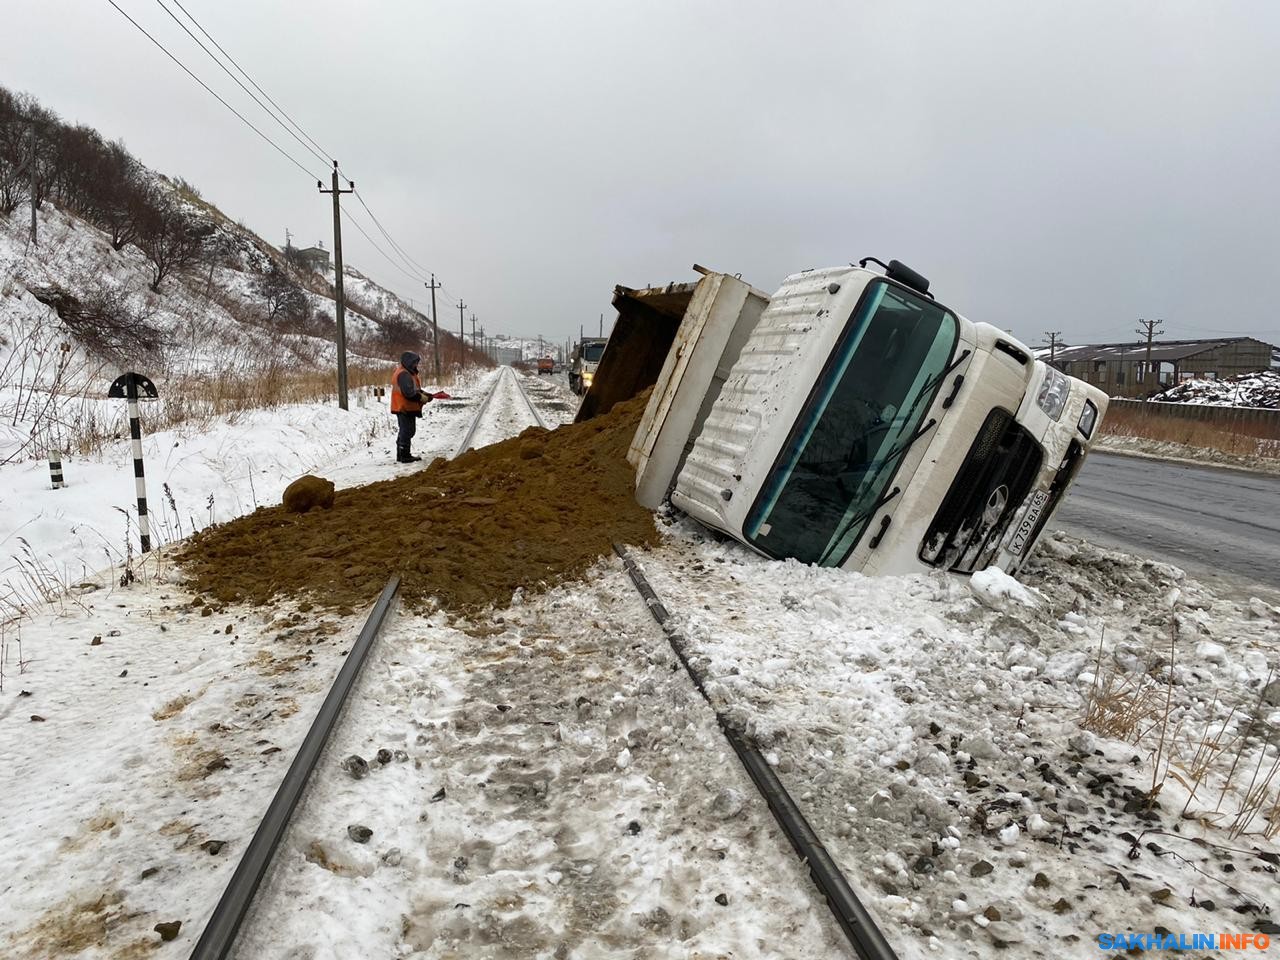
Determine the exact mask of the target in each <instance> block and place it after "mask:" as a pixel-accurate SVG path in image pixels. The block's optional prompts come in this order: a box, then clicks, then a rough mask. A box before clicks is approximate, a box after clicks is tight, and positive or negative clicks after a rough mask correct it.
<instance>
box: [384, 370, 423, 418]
mask: <svg viewBox="0 0 1280 960" xmlns="http://www.w3.org/2000/svg"><path fill="white" fill-rule="evenodd" d="M402 373H409V371H408V370H406V369H405V368H404V365H403V364H397V365H396V369H395V372H394V373H392V374H391V412H392V413H421V412H422V404H421V403H415V402H414V401H412V400H409V399H407V398H406V397H405V395H404V394H403V393H401V392H400V374H402ZM409 376H411V377H413V385H414V386H415V387H417V388H418V392H419V393H421V392H422V380H421V378H419V376H418V375H417V374H416V373H409Z"/></svg>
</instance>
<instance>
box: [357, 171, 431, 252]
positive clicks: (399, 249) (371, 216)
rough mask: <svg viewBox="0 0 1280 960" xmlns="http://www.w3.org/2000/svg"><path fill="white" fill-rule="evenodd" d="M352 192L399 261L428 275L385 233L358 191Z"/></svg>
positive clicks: (380, 222) (384, 229) (385, 229)
mask: <svg viewBox="0 0 1280 960" xmlns="http://www.w3.org/2000/svg"><path fill="white" fill-rule="evenodd" d="M352 191H353V192H354V193H355V196H356V199H357V200H358V201H360V206H362V207H364V212H365V213H367V214H369V219H371V220H372V221H373V222H374V224H375V225H376V226H377V228H378V230H379V231H380V232H381V233H382V235H383V236H384V237H386V238H387V242H388V243H389V244H391V247H392V249H394V250H395V251H396V252H397V253H399V254H400V257H401V259H403V260H404V261H405V263H406V264H407V265H409V266H411V267H416V268H417V269H418V270H420V271H422V273H423V274H428V273H430V272H431V270H430V269H429V268H427V267H424V266H423V265H422V264H420V263H419V262H418V261H417V260H415V259H413V257H411V256H409V254H408V253H407V252H405V250H404V248H403V247H401V246H400V244H398V243H396V240H395V237H393V236H391V234H390V233H388V232H387V228H386V227H384V226H383V225H382V221H381V220H379V219H378V217H377V215H376V214H374V212H373V211H372V210H370V209H369V205H368V204H367V203H365V201H364V197H363V196H362V195H361V193H360V191H359V190H356V189H355V188H354V187H353V188H352Z"/></svg>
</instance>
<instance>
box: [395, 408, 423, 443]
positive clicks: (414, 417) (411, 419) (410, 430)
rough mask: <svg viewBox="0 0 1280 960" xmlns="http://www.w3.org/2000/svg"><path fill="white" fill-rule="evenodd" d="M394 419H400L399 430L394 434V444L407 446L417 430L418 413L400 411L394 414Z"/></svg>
mask: <svg viewBox="0 0 1280 960" xmlns="http://www.w3.org/2000/svg"><path fill="white" fill-rule="evenodd" d="M396 419H397V420H399V421H400V432H399V433H398V434H396V446H398V447H407V446H409V441H411V440H412V439H413V435H414V434H415V433H417V432H418V414H416V413H403V412H401V413H397V414H396Z"/></svg>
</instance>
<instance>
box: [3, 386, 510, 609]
mask: <svg viewBox="0 0 1280 960" xmlns="http://www.w3.org/2000/svg"><path fill="white" fill-rule="evenodd" d="M478 376H479V379H475V378H473V379H470V380H464V381H462V382H461V383H459V384H457V385H451V386H450V387H448V390H449V391H450V392H451V393H456V394H457V396H458V399H456V400H452V401H443V402H437V403H432V404H430V405H428V407H427V408H426V409H425V410H424V412H423V418H422V421H421V423H420V425H419V428H418V437H417V438H416V439H415V447H414V449H415V452H417V453H418V454H419V455H422V456H425V457H426V458H427V459H428V460H429V459H430V458H431V457H435V456H449V455H450V454H451V453H452V452H453V449H454V447H455V446H456V445H457V443H458V442H459V441H460V440H461V438H462V433H463V431H464V430H465V429H466V426H467V423H468V422H469V418H470V414H471V413H472V412H473V410H474V406H473V402H472V401H473V400H474V399H475V397H476V396H477V395H483V394H484V392H485V391H487V390H488V389H489V386H490V382H491V381H492V379H493V378H494V376H495V373H494V372H493V371H490V372H487V373H484V374H478ZM143 412H144V417H143V430H144V437H143V461H144V464H145V468H146V476H147V489H148V509H149V513H150V515H151V527H152V538H153V542H156V543H159V544H165V543H170V542H172V541H175V540H177V539H179V538H181V537H183V536H186V535H188V534H190V533H192V532H193V531H194V530H197V529H201V528H203V527H205V526H207V525H209V524H210V523H219V522H223V521H226V520H230V519H231V518H233V517H237V516H240V515H242V514H245V513H248V512H250V511H252V510H254V509H256V508H257V507H259V506H263V505H270V504H276V503H279V502H280V495H281V493H282V492H283V491H284V488H285V487H286V486H288V485H289V483H291V482H292V481H293V480H296V479H297V478H298V477H300V476H302V475H303V474H306V473H316V474H319V475H321V476H324V477H326V478H328V479H330V480H333V481H334V482H335V483H337V484H338V485H339V486H342V487H346V486H354V485H357V484H362V483H369V482H372V481H374V480H379V479H384V478H386V477H389V476H394V475H396V474H397V473H402V472H404V471H405V470H408V469H413V467H412V466H411V465H398V464H396V463H394V460H395V452H394V447H395V430H396V425H395V419H394V418H393V417H392V416H391V414H390V413H389V412H388V409H387V406H386V400H385V398H381V399H380V398H376V397H374V396H372V393H371V391H369V390H367V389H366V390H361V391H358V392H354V393H353V395H352V398H351V403H350V409H349V410H347V411H343V410H339V409H338V408H337V407H336V406H320V405H314V404H313V405H294V406H285V407H278V408H275V409H271V410H259V411H251V412H248V413H243V414H238V415H235V416H232V417H223V418H219V419H218V420H216V421H215V422H214V424H213V425H212V426H211V427H203V426H187V427H182V428H178V429H174V430H165V431H160V432H157V433H148V432H146V417H145V413H146V408H145V406H144V408H143ZM63 474H64V477H65V481H66V486H65V487H64V488H63V489H60V490H54V489H52V486H51V484H50V481H49V468H48V465H47V464H45V463H43V462H40V461H27V462H15V463H7V464H3V465H0V604H2V605H5V606H8V607H12V606H14V605H18V604H21V603H24V602H29V601H31V600H34V599H37V598H38V596H39V594H40V593H41V589H38V587H47V588H49V589H54V590H56V589H57V588H58V587H59V586H60V585H61V586H65V585H70V584H76V583H79V582H81V581H83V580H85V579H86V578H90V577H91V575H92V574H94V573H95V572H96V571H99V570H102V569H103V568H105V567H107V566H110V565H114V566H115V567H116V568H117V573H118V572H119V567H120V566H121V565H122V564H123V563H124V562H125V560H126V555H127V553H128V551H129V550H132V551H133V554H134V555H135V556H136V555H137V552H138V549H139V544H138V529H137V507H136V497H135V493H134V484H133V455H132V452H131V449H130V442H129V440H128V438H127V435H126V436H124V437H121V438H119V439H117V440H115V441H113V442H110V443H108V444H107V445H106V447H105V448H104V449H102V450H101V451H99V452H97V453H95V454H90V455H88V456H85V457H66V458H64V460H63ZM126 537H127V539H128V541H129V544H130V546H129V547H128V548H126ZM33 578H34V579H35V581H36V583H33Z"/></svg>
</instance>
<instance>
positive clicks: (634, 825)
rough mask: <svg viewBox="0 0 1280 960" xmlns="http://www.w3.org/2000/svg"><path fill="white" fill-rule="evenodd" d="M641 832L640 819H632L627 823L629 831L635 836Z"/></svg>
mask: <svg viewBox="0 0 1280 960" xmlns="http://www.w3.org/2000/svg"><path fill="white" fill-rule="evenodd" d="M639 832H640V821H639V820H632V821H631V822H630V823H628V824H627V833H629V834H631V835H632V836H633V837H634V836H635V835H636V834H637V833H639Z"/></svg>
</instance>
